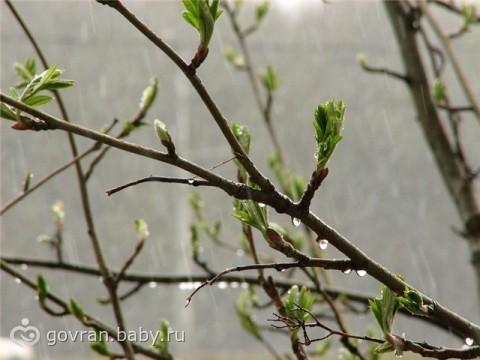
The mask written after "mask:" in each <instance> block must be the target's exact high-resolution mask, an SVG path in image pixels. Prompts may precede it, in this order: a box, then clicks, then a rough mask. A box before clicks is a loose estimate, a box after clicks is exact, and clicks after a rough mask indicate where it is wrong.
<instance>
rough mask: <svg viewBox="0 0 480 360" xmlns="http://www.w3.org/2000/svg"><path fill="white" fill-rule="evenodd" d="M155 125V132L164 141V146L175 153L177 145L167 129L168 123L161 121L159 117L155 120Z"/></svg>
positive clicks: (169, 151)
mask: <svg viewBox="0 0 480 360" xmlns="http://www.w3.org/2000/svg"><path fill="white" fill-rule="evenodd" d="M153 127H154V129H155V132H156V133H157V136H158V138H159V139H160V141H161V142H162V144H163V146H165V147H166V148H167V150H168V153H169V154H170V155H174V154H175V145H174V144H173V141H172V138H171V137H170V133H169V132H168V130H167V125H165V124H164V123H163V122H161V121H160V120H158V119H155V120H153Z"/></svg>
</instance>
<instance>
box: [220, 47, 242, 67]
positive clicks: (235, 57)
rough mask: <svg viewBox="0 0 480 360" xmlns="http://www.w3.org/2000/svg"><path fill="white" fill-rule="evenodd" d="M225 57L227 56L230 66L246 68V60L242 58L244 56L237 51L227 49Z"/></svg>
mask: <svg viewBox="0 0 480 360" xmlns="http://www.w3.org/2000/svg"><path fill="white" fill-rule="evenodd" d="M223 55H224V56H225V60H227V61H228V62H229V63H230V64H232V65H235V66H239V67H242V66H245V60H244V59H243V58H242V56H241V55H240V54H239V52H238V51H237V50H235V49H233V48H227V50H225V52H224V53H223Z"/></svg>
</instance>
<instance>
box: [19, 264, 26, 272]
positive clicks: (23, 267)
mask: <svg viewBox="0 0 480 360" xmlns="http://www.w3.org/2000/svg"><path fill="white" fill-rule="evenodd" d="M20 269H22V270H24V271H25V270H28V265H27V264H22V265H20Z"/></svg>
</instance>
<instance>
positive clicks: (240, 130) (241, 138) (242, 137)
mask: <svg viewBox="0 0 480 360" xmlns="http://www.w3.org/2000/svg"><path fill="white" fill-rule="evenodd" d="M232 133H233V136H235V139H237V141H238V142H239V143H240V145H241V146H242V148H243V151H245V153H246V154H248V153H249V152H250V140H251V136H250V130H249V129H248V127H246V126H244V125H240V124H238V123H236V122H232Z"/></svg>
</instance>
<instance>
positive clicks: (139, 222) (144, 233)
mask: <svg viewBox="0 0 480 360" xmlns="http://www.w3.org/2000/svg"><path fill="white" fill-rule="evenodd" d="M134 224H135V233H136V234H137V238H138V239H139V240H145V239H146V238H147V237H149V236H150V232H149V231H148V225H147V223H146V222H145V220H143V219H135V220H134Z"/></svg>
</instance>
